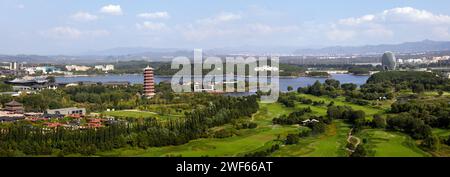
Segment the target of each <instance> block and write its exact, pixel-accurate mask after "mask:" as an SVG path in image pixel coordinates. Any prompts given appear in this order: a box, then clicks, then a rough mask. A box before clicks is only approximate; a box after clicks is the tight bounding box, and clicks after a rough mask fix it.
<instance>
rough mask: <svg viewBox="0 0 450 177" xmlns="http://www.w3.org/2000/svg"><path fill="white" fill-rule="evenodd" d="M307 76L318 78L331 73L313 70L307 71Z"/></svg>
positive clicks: (327, 76) (325, 76)
mask: <svg viewBox="0 0 450 177" xmlns="http://www.w3.org/2000/svg"><path fill="white" fill-rule="evenodd" d="M306 76H307V77H318V78H329V77H331V75H330V74H329V73H328V72H320V71H313V72H307V73H306Z"/></svg>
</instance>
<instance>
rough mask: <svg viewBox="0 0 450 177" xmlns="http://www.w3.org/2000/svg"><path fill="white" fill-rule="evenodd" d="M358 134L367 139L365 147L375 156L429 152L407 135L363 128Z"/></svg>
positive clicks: (411, 154) (419, 155) (416, 154)
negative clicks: (419, 146) (420, 147)
mask: <svg viewBox="0 0 450 177" xmlns="http://www.w3.org/2000/svg"><path fill="white" fill-rule="evenodd" d="M358 136H359V137H360V138H362V139H367V140H368V143H367V147H368V149H369V150H371V151H374V152H373V153H372V154H371V156H375V157H427V156H430V154H428V153H426V152H424V151H423V150H421V149H419V148H418V147H417V146H416V143H415V142H414V140H412V139H411V138H410V137H409V136H408V135H405V134H402V133H398V132H387V131H384V130H377V129H368V130H363V131H362V132H361V133H359V134H358Z"/></svg>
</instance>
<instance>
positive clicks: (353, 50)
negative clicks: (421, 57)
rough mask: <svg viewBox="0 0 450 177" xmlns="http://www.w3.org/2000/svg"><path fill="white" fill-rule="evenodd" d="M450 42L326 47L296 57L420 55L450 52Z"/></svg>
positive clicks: (296, 52)
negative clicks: (391, 53)
mask: <svg viewBox="0 0 450 177" xmlns="http://www.w3.org/2000/svg"><path fill="white" fill-rule="evenodd" d="M449 50H450V42H448V41H431V40H424V41H420V42H405V43H401V44H382V45H366V46H354V47H343V46H336V47H326V48H320V49H298V50H296V51H294V54H296V55H353V54H355V55H370V54H380V53H384V52H386V51H392V52H394V53H420V52H434V51H449Z"/></svg>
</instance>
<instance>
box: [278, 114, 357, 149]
mask: <svg viewBox="0 0 450 177" xmlns="http://www.w3.org/2000/svg"><path fill="white" fill-rule="evenodd" d="M349 131H350V127H349V125H348V124H345V123H343V122H342V121H335V122H333V124H331V125H329V126H328V128H327V131H326V133H325V134H323V135H318V136H313V137H307V138H301V139H300V142H299V143H298V144H296V145H288V146H284V147H282V148H281V149H280V150H278V151H276V152H275V153H273V154H272V155H273V156H275V157H345V156H347V155H348V154H347V152H346V151H345V145H346V139H347V133H348V132H349Z"/></svg>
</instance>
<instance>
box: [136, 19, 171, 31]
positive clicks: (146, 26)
mask: <svg viewBox="0 0 450 177" xmlns="http://www.w3.org/2000/svg"><path fill="white" fill-rule="evenodd" d="M136 28H137V29H138V30H147V31H163V30H167V29H168V27H167V26H166V24H164V23H155V22H150V21H146V22H143V23H137V24H136Z"/></svg>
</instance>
